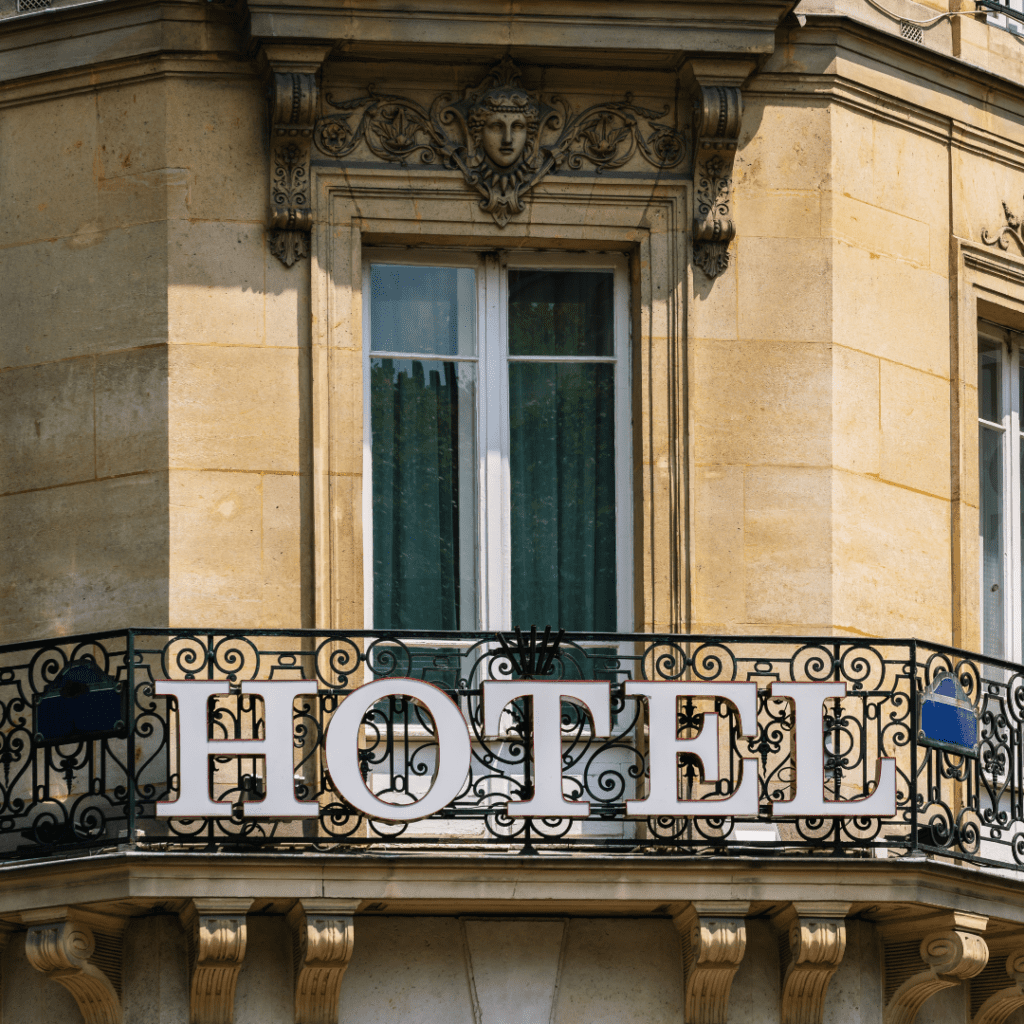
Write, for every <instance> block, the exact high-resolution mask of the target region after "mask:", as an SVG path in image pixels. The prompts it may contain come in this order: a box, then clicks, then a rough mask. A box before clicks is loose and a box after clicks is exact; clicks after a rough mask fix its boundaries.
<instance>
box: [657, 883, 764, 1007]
mask: <svg viewBox="0 0 1024 1024" xmlns="http://www.w3.org/2000/svg"><path fill="white" fill-rule="evenodd" d="M749 909H750V904H749V903H745V902H733V901H730V902H714V903H704V902H701V903H691V904H690V905H689V906H688V907H687V908H686V909H685V910H684V911H683V912H682V913H680V914H678V915H677V916H676V917H675V918H673V920H674V923H675V926H676V928H677V929H678V930H679V932H680V934H681V935H682V937H683V965H684V971H685V985H686V988H685V1012H684V1017H685V1019H686V1021H687V1022H688V1024H726V1022H727V1021H728V1019H729V992H730V990H731V989H732V982H733V978H735V977H736V971H737V970H738V969H739V966H740V962H741V961H742V960H743V954H744V953H745V952H746V948H747V926H746V921H745V920H744V915H745V914H746V912H747V911H748V910H749Z"/></svg>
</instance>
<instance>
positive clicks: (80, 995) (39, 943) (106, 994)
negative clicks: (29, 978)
mask: <svg viewBox="0 0 1024 1024" xmlns="http://www.w3.org/2000/svg"><path fill="white" fill-rule="evenodd" d="M40 916H41V915H36V914H32V915H27V914H23V915H22V918H23V920H24V921H25V923H26V924H28V925H29V929H28V934H27V935H26V936H25V957H26V959H27V960H28V962H29V963H30V964H31V965H32V966H33V967H34V968H35V969H36V970H37V971H39V972H41V973H42V974H45V975H46V977H48V978H49V979H50V980H51V981H55V982H57V984H58V985H62V986H63V987H64V988H66V989H67V990H68V992H70V993H71V995H72V997H73V998H74V1000H75V1002H76V1003H77V1004H78V1009H79V1010H80V1011H81V1014H82V1019H83V1020H84V1021H85V1024H121V1021H122V1010H121V997H120V993H119V992H118V988H119V987H120V938H121V932H122V930H123V928H124V922H123V921H121V920H118V919H112V920H110V921H105V920H104V921H101V922H99V923H100V928H101V929H102V932H103V933H105V936H106V937H107V938H108V939H109V940H110V941H108V942H105V943H104V946H106V947H107V949H105V950H104V953H105V954H106V955H105V956H103V957H102V959H103V960H105V961H106V965H105V966H106V968H107V970H103V969H102V968H101V967H100V965H99V964H98V963H96V960H97V955H96V954H97V948H96V947H97V942H96V935H95V933H94V926H95V924H96V923H97V922H96V921H94V920H91V919H92V918H94V917H95V916H96V915H91V914H87V913H83V912H77V911H75V910H74V909H72V908H67V907H64V908H60V909H59V910H58V911H56V912H55V911H53V910H49V911H47V912H45V916H46V917H47V918H49V919H48V920H40V919H39V917H40ZM108 972H109V973H108ZM111 974H113V975H114V977H111V976H110V975H111Z"/></svg>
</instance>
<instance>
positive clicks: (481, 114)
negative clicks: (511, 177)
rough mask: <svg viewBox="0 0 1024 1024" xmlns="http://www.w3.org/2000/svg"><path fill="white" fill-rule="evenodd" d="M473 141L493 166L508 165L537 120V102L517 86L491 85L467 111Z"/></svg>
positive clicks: (516, 155) (534, 132) (517, 156)
mask: <svg viewBox="0 0 1024 1024" xmlns="http://www.w3.org/2000/svg"><path fill="white" fill-rule="evenodd" d="M469 123H470V130H471V132H472V133H473V136H474V139H475V141H476V144H477V145H478V146H479V147H480V148H481V149H482V150H483V151H484V154H485V155H486V156H487V158H488V160H490V161H491V163H492V164H494V166H495V167H511V166H512V165H513V164H514V163H516V162H518V160H519V159H520V157H522V155H523V152H524V150H525V149H526V145H527V143H528V142H529V141H530V137H531V135H534V134H536V132H537V129H538V127H539V123H540V112H539V110H538V109H537V104H536V103H535V102H534V101H533V100H531V99H530V97H529V96H528V95H527V93H525V92H523V91H522V90H520V89H492V90H491V91H490V92H488V93H486V94H485V95H484V96H482V97H481V99H480V101H479V102H478V103H477V105H476V106H475V107H473V109H472V111H471V112H470V118H469Z"/></svg>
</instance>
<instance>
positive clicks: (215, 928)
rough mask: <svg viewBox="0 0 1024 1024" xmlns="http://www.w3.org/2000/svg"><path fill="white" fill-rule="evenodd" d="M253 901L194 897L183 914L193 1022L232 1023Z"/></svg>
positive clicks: (192, 1023)
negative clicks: (246, 922)
mask: <svg viewBox="0 0 1024 1024" xmlns="http://www.w3.org/2000/svg"><path fill="white" fill-rule="evenodd" d="M251 903H252V900H249V899H209V900H193V901H192V902H191V903H190V904H189V905H188V907H187V908H186V909H185V911H184V913H183V914H182V924H183V925H184V926H185V935H186V936H187V937H188V948H189V973H190V976H191V977H190V986H189V1021H190V1024H232V1021H233V1020H234V1016H235V985H236V984H237V982H238V972H239V971H240V970H241V969H242V960H243V959H244V958H245V945H246V938H247V935H246V925H245V912H246V910H248V909H249V906H250V905H251Z"/></svg>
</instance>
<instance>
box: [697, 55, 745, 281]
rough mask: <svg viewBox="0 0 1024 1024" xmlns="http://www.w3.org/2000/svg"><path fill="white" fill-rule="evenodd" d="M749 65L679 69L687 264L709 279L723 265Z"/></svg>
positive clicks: (700, 63) (732, 229) (707, 63)
mask: <svg viewBox="0 0 1024 1024" xmlns="http://www.w3.org/2000/svg"><path fill="white" fill-rule="evenodd" d="M753 70H754V64H753V62H751V61H715V60H693V61H690V62H689V63H688V64H687V65H686V66H685V68H684V74H685V75H686V76H687V77H688V78H689V80H690V81H689V86H690V91H691V93H692V96H693V139H694V142H693V190H694V195H693V261H694V263H696V264H697V266H698V267H700V268H701V270H703V271H704V273H705V274H707V276H708V277H710V278H715V277H718V276H719V274H723V273H724V272H725V271H726V269H727V268H728V266H729V243H730V242H731V241H732V240H733V238H734V237H735V235H736V224H735V222H734V220H733V165H734V163H735V161H736V149H737V146H738V143H739V135H740V124H741V121H742V116H743V94H742V92H741V91H740V90H741V86H742V85H743V83H744V82H745V81H746V79H747V78H748V77H749V76H750V73H751V72H752V71H753Z"/></svg>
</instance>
